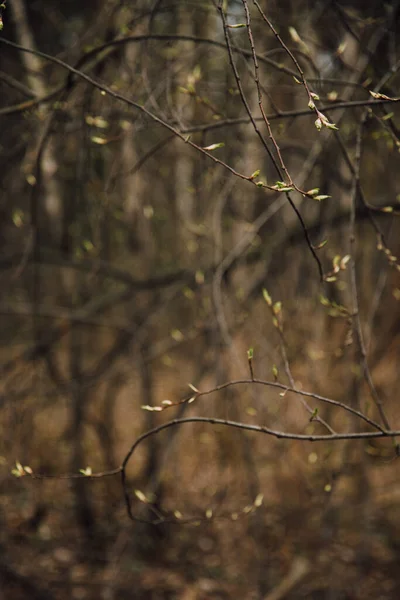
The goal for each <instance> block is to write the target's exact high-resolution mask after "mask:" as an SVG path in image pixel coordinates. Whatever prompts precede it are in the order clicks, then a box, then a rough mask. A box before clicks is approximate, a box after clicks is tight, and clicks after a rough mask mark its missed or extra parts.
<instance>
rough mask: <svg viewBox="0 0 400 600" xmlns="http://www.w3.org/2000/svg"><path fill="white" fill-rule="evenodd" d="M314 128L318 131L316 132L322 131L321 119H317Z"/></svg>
mask: <svg viewBox="0 0 400 600" xmlns="http://www.w3.org/2000/svg"><path fill="white" fill-rule="evenodd" d="M315 127H316V128H317V129H318V131H321V129H322V121H321V119H320V118H319V117H318V119H317V120H316V121H315Z"/></svg>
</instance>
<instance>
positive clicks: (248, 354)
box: [247, 348, 254, 360]
mask: <svg viewBox="0 0 400 600" xmlns="http://www.w3.org/2000/svg"><path fill="white" fill-rule="evenodd" d="M253 355H254V351H253V348H249V349H248V350H247V358H248V360H252V359H253Z"/></svg>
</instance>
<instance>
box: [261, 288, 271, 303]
mask: <svg viewBox="0 0 400 600" xmlns="http://www.w3.org/2000/svg"><path fill="white" fill-rule="evenodd" d="M262 293H263V297H264V300H265V302H266V303H267V304H268V306H272V298H271V296H270V295H269V294H268V292H267V290H266V289H265V288H263V291H262Z"/></svg>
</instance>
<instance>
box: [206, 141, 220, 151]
mask: <svg viewBox="0 0 400 600" xmlns="http://www.w3.org/2000/svg"><path fill="white" fill-rule="evenodd" d="M224 146H225V144H224V142H220V143H219V144H211V145H210V146H204V148H203V150H208V152H212V151H213V150H217V149H218V148H223V147H224Z"/></svg>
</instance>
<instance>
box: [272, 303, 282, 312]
mask: <svg viewBox="0 0 400 600" xmlns="http://www.w3.org/2000/svg"><path fill="white" fill-rule="evenodd" d="M272 310H273V313H274V315H279V313H280V312H281V310H282V302H275V304H274V305H273V307H272Z"/></svg>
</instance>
